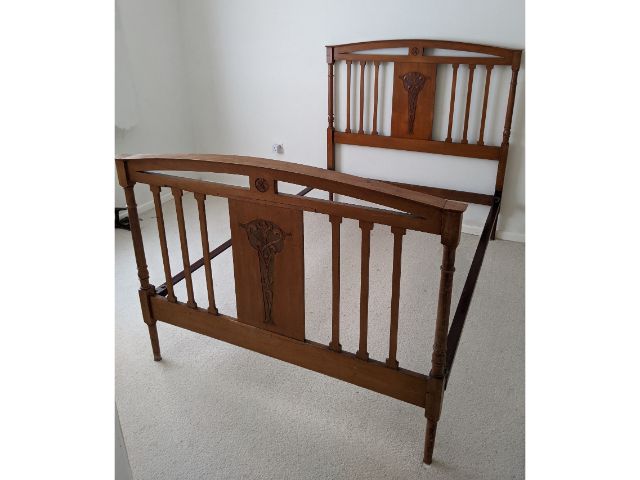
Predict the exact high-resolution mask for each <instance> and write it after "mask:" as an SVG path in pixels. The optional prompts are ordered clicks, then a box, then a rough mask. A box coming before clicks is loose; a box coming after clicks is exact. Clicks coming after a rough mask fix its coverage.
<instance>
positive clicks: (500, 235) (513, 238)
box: [462, 223, 525, 243]
mask: <svg viewBox="0 0 640 480" xmlns="http://www.w3.org/2000/svg"><path fill="white" fill-rule="evenodd" d="M483 228H484V227H478V226H476V225H465V224H464V223H463V224H462V233H469V234H471V235H478V236H479V235H481V234H482V229H483ZM496 238H497V239H499V240H508V241H509V242H519V243H525V236H524V234H523V233H517V232H509V231H505V230H500V229H499V228H498V230H496Z"/></svg>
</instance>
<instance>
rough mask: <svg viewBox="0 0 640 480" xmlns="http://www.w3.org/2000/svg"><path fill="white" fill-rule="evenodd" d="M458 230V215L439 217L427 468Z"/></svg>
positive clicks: (442, 371)
mask: <svg viewBox="0 0 640 480" xmlns="http://www.w3.org/2000/svg"><path fill="white" fill-rule="evenodd" d="M461 228H462V213H461V212H446V213H445V214H444V218H443V232H442V238H441V243H442V245H443V248H442V265H441V266H440V289H439V292H438V313H437V317H436V331H435V335H434V339H433V353H432V355H431V372H430V373H429V383H428V385H427V396H426V401H425V416H426V417H427V430H426V433H425V443H424V463H426V464H427V465H431V461H432V459H433V447H434V445H435V439H436V429H437V427H438V420H439V419H440V412H441V411H442V399H443V396H444V377H445V367H446V358H447V333H448V331H449V314H450V311H451V291H452V289H453V273H454V272H455V259H456V248H457V247H458V243H459V241H460V232H461Z"/></svg>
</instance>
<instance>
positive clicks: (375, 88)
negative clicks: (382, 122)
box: [371, 61, 380, 135]
mask: <svg viewBox="0 0 640 480" xmlns="http://www.w3.org/2000/svg"><path fill="white" fill-rule="evenodd" d="M373 66H374V80H373V121H372V123H373V129H372V132H371V135H378V90H379V87H378V74H379V70H380V62H378V61H375V62H373Z"/></svg>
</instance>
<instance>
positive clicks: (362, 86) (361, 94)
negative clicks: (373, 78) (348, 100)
mask: <svg viewBox="0 0 640 480" xmlns="http://www.w3.org/2000/svg"><path fill="white" fill-rule="evenodd" d="M366 65H367V62H366V61H361V62H360V102H359V103H360V128H359V129H358V133H364V68H365V67H366Z"/></svg>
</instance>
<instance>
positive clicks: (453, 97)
mask: <svg viewBox="0 0 640 480" xmlns="http://www.w3.org/2000/svg"><path fill="white" fill-rule="evenodd" d="M451 66H452V67H453V79H452V80H451V101H450V102H449V129H448V130H447V138H446V140H445V142H451V140H452V139H451V132H452V130H453V110H454V107H455V104H456V84H457V82H458V66H459V65H458V64H455V63H454V64H453V65H451Z"/></svg>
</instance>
